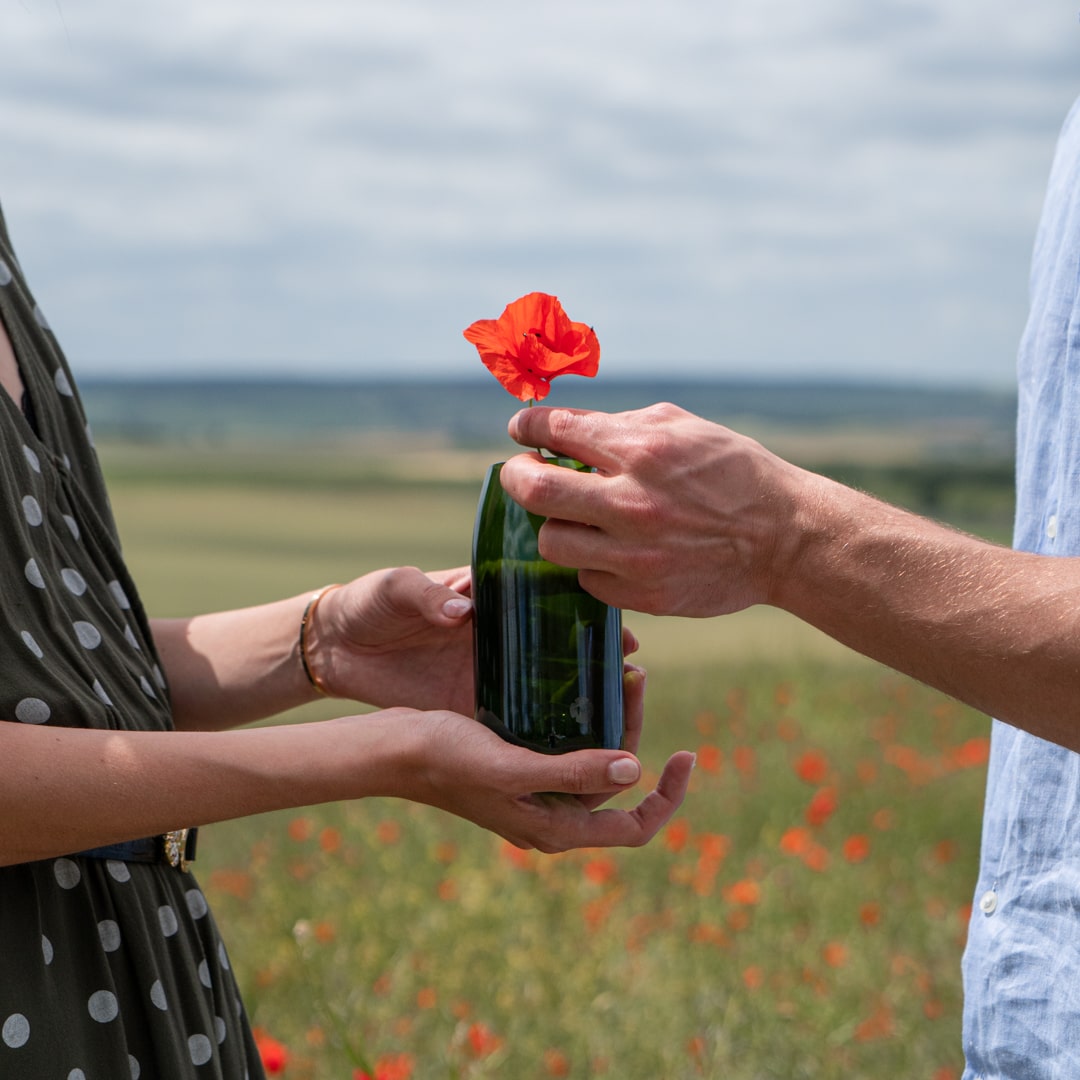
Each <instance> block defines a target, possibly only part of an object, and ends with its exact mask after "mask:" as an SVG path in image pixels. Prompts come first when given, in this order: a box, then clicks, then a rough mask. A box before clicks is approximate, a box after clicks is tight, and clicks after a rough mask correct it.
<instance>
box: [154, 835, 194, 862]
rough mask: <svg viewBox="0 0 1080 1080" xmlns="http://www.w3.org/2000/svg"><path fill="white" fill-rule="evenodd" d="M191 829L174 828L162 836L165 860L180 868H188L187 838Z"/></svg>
mask: <svg viewBox="0 0 1080 1080" xmlns="http://www.w3.org/2000/svg"><path fill="white" fill-rule="evenodd" d="M189 831H190V830H189V829H173V830H172V831H171V832H167V833H165V834H164V836H162V838H161V839H162V841H163V842H164V845H165V861H166V862H167V863H168V864H169V865H170V866H173V867H176V869H178V870H185V871H186V870H187V868H188V866H189V865H190V863H189V862H188V858H187V840H188V832H189Z"/></svg>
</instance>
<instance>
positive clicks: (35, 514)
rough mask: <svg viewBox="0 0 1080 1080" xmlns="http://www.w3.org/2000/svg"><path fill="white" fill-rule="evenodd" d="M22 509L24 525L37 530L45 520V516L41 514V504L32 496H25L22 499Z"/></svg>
mask: <svg viewBox="0 0 1080 1080" xmlns="http://www.w3.org/2000/svg"><path fill="white" fill-rule="evenodd" d="M22 509H23V517H24V518H26V524H27V525H29V526H30V527H31V528H37V526H38V525H40V524H41V523H42V522H43V521H44V520H45V515H44V514H42V512H41V503H39V502H38V501H37V499H35V498H34V496H33V495H27V496H25V497H24V498H23V501H22Z"/></svg>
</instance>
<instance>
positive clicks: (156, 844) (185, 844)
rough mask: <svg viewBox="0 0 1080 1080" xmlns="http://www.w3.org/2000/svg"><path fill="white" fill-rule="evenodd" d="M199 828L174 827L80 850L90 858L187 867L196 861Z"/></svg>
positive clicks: (84, 855)
mask: <svg viewBox="0 0 1080 1080" xmlns="http://www.w3.org/2000/svg"><path fill="white" fill-rule="evenodd" d="M198 838H199V830H198V829H197V828H195V829H173V830H172V832H167V833H162V834H161V835H160V836H144V837H143V838H142V839H140V840H125V841H124V842H123V843H121V844H106V845H105V846H104V847H96V848H89V849H87V850H86V851H77V852H75V854H76V855H81V856H83V857H84V858H87V859H117V860H119V861H120V862H148V863H156V862H161V863H166V864H167V865H169V866H174V867H176V868H177V869H178V870H186V869H187V868H188V864H189V863H191V862H194V861H195V845H196V843H197V842H198Z"/></svg>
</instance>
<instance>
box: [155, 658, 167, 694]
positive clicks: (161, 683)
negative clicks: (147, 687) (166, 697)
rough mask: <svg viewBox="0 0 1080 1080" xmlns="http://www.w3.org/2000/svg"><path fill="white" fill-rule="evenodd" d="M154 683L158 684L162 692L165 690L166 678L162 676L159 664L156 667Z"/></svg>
mask: <svg viewBox="0 0 1080 1080" xmlns="http://www.w3.org/2000/svg"><path fill="white" fill-rule="evenodd" d="M154 682H156V683H157V684H158V686H159V687H160V688H161V689H162V690H164V689H165V676H164V675H162V674H161V668H159V667H158V666H157V664H155V665H154Z"/></svg>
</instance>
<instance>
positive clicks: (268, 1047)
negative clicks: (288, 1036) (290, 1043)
mask: <svg viewBox="0 0 1080 1080" xmlns="http://www.w3.org/2000/svg"><path fill="white" fill-rule="evenodd" d="M251 1034H252V1036H253V1037H254V1039H255V1045H256V1046H257V1047H258V1049H259V1057H260V1058H262V1063H263V1068H264V1069H265V1070H266V1071H267V1072H268V1073H269V1074H270V1075H271V1076H276V1075H277V1074H278V1073H281V1072H284V1071H285V1067H286V1066H287V1065H288V1064H289V1051H288V1048H287V1047H286V1046H285V1044H284V1043H280V1042H278V1040H277V1039H275V1038H274V1037H273V1036H272V1035H271V1034H270V1033H269V1032H267V1031H265V1030H263V1029H262V1028H252V1030H251Z"/></svg>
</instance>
